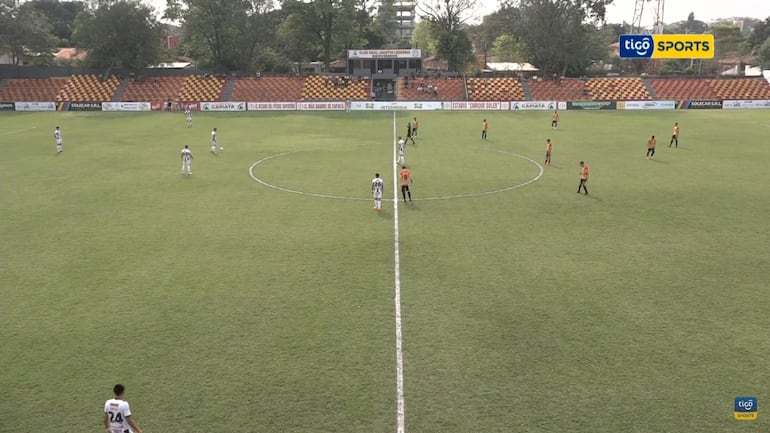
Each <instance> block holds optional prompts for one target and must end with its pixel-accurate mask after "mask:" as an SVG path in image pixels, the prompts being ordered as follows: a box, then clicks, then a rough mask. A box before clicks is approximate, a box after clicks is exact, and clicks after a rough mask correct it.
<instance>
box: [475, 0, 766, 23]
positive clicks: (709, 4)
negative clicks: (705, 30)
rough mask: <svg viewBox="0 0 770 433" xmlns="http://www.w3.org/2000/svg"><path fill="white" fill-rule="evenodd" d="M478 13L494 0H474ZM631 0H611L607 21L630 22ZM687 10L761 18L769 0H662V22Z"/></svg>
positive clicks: (700, 16)
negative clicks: (477, 3) (663, 3)
mask: <svg viewBox="0 0 770 433" xmlns="http://www.w3.org/2000/svg"><path fill="white" fill-rule="evenodd" d="M477 1H478V2H479V6H480V8H479V9H480V12H481V14H488V13H490V12H492V11H494V10H495V9H497V4H498V1H497V0H477ZM635 3H636V1H635V0H615V1H614V2H613V3H612V4H611V5H610V6H608V7H607V22H609V23H621V22H623V21H626V22H629V23H630V22H631V20H632V18H633V17H634V5H635ZM654 3H655V2H654V1H653V2H649V3H646V4H645V8H644V9H645V10H644V17H643V18H644V19H643V21H642V25H651V24H652V22H653V19H652V9H653V7H654V6H653V4H654ZM690 12H694V13H695V19H696V20H700V21H705V22H707V23H708V22H710V21H713V20H715V19H717V18H732V17H752V18H761V19H765V18H767V17H770V0H666V2H665V6H664V9H663V22H665V23H673V22H676V21H684V20H686V19H687V15H689V14H690Z"/></svg>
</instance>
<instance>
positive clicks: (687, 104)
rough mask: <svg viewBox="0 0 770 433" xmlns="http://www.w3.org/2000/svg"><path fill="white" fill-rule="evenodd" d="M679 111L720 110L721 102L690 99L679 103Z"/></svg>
mask: <svg viewBox="0 0 770 433" xmlns="http://www.w3.org/2000/svg"><path fill="white" fill-rule="evenodd" d="M678 108H679V109H680V110H721V109H722V101H717V100H697V99H690V100H687V101H679V107H678Z"/></svg>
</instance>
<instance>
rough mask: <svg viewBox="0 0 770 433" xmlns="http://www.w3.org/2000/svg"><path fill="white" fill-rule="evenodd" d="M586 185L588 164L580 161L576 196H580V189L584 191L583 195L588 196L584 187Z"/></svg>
mask: <svg viewBox="0 0 770 433" xmlns="http://www.w3.org/2000/svg"><path fill="white" fill-rule="evenodd" d="M586 183H588V164H586V163H585V162H583V161H580V184H579V185H578V190H577V192H578V194H580V189H581V188H582V189H583V190H585V194H586V195H588V187H587V186H586Z"/></svg>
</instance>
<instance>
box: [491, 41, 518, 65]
mask: <svg viewBox="0 0 770 433" xmlns="http://www.w3.org/2000/svg"><path fill="white" fill-rule="evenodd" d="M492 54H493V55H494V56H495V59H497V61H498V62H522V61H524V60H526V58H527V54H526V51H525V47H524V45H523V44H522V43H521V42H520V41H519V40H517V39H516V38H515V37H514V36H512V35H500V36H498V37H497V39H495V42H494V43H493V44H492Z"/></svg>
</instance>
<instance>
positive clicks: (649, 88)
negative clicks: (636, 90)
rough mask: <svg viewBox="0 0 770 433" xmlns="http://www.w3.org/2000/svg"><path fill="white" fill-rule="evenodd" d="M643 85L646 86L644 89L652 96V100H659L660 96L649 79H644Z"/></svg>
mask: <svg viewBox="0 0 770 433" xmlns="http://www.w3.org/2000/svg"><path fill="white" fill-rule="evenodd" d="M642 84H644V88H645V89H647V93H649V94H650V96H651V97H652V99H658V94H657V93H656V92H655V88H654V87H652V83H651V82H650V79H649V78H647V77H642Z"/></svg>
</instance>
